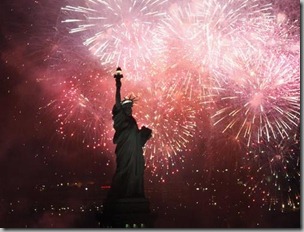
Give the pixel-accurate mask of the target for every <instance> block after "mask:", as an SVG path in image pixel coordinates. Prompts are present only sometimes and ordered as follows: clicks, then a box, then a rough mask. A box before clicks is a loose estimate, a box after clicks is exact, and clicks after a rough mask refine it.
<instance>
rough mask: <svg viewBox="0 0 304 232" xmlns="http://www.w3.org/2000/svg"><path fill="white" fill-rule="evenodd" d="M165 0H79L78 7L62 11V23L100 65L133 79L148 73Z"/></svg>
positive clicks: (65, 8) (71, 6)
mask: <svg viewBox="0 0 304 232" xmlns="http://www.w3.org/2000/svg"><path fill="white" fill-rule="evenodd" d="M165 3H166V1H157V0H154V1H151V0H144V1H137V0H124V1H122V0H111V1H97V0H93V1H86V0H83V1H80V4H79V5H75V3H74V2H73V4H72V5H67V6H65V7H63V8H62V12H63V13H64V14H65V15H66V19H65V20H63V23H67V24H68V25H69V31H70V33H77V34H78V35H77V36H79V34H80V35H81V38H82V40H83V44H84V45H86V46H88V48H89V50H90V51H91V52H92V54H94V55H95V56H97V57H98V58H99V59H100V62H101V64H102V65H103V66H105V67H109V68H110V69H111V70H114V68H116V67H117V66H121V67H122V68H123V69H124V70H125V71H127V72H128V73H132V78H133V79H134V80H137V79H141V78H142V77H143V76H144V74H146V73H147V71H148V70H147V67H146V66H147V64H150V63H151V62H152V61H151V60H152V59H153V56H154V54H155V53H157V52H159V51H158V47H155V46H153V44H154V41H155V40H157V38H156V37H155V35H154V33H153V30H154V28H155V27H156V26H155V25H157V23H158V22H159V21H160V19H161V18H162V17H163V15H164V12H163V7H164V5H165Z"/></svg>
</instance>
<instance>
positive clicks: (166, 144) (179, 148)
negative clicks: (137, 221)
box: [134, 82, 196, 178]
mask: <svg viewBox="0 0 304 232" xmlns="http://www.w3.org/2000/svg"><path fill="white" fill-rule="evenodd" d="M139 96H142V99H141V100H140V101H139V103H138V105H135V106H134V108H135V109H134V115H135V118H136V119H137V121H138V123H139V124H142V125H147V126H148V127H149V128H151V129H152V130H153V136H152V138H151V139H150V141H149V142H148V143H147V144H146V148H145V153H144V155H145V157H146V162H147V166H148V167H149V168H151V170H152V173H153V174H154V175H155V176H158V177H160V178H163V175H162V174H161V173H165V174H166V175H168V174H174V173H176V172H178V171H179V169H180V168H181V166H182V163H183V161H184V160H183V159H184V158H185V156H187V154H190V151H191V148H190V146H191V142H192V141H193V137H194V134H195V131H196V122H195V114H196V112H195V108H193V106H191V104H189V102H188V100H187V98H186V97H185V95H184V94H183V93H181V92H179V91H176V89H175V86H170V87H169V86H166V84H165V83H164V82H158V83H155V85H154V86H153V87H149V88H148V89H146V90H145V92H141V93H139ZM155 104H156V105H157V107H156V108H155V107H153V106H154V105H155Z"/></svg>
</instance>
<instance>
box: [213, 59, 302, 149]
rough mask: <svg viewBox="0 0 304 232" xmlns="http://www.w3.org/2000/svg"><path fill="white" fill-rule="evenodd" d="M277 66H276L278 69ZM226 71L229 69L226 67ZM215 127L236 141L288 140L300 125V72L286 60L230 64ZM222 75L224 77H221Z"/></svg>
mask: <svg viewBox="0 0 304 232" xmlns="http://www.w3.org/2000/svg"><path fill="white" fill-rule="evenodd" d="M274 64H275V65H274ZM223 68H225V67H223ZM228 69H229V72H227V73H225V74H223V73H221V74H219V75H220V76H219V77H217V78H218V79H219V80H221V81H223V82H222V83H224V84H222V85H221V87H222V91H220V92H221V93H220V96H219V99H220V100H219V104H218V107H219V109H217V111H216V113H215V114H214V115H213V116H212V118H213V119H214V125H215V126H220V127H221V128H222V129H221V130H222V132H223V133H224V132H228V131H229V132H230V133H235V137H236V138H239V137H243V138H245V139H247V141H248V142H247V145H248V146H249V144H250V142H251V140H252V139H253V140H257V141H260V139H261V137H265V138H266V139H267V140H268V141H269V140H270V137H273V138H278V137H281V138H285V137H288V135H289V133H290V132H291V131H292V129H294V128H296V127H297V126H298V125H299V112H300V92H299V90H300V88H299V84H300V82H299V81H300V80H299V75H298V70H297V68H296V67H294V66H293V64H290V62H288V60H287V59H286V57H284V56H280V57H279V58H277V57H275V56H271V57H267V58H263V57H262V56H257V57H248V56H246V55H243V56H242V57H241V59H237V60H236V61H231V60H229V65H228V66H227V69H226V71H227V70H228ZM221 75H222V76H221Z"/></svg>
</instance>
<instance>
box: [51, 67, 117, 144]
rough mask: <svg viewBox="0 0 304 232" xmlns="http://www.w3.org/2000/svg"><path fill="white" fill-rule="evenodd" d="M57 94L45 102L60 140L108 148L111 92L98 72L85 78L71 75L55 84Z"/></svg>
mask: <svg viewBox="0 0 304 232" xmlns="http://www.w3.org/2000/svg"><path fill="white" fill-rule="evenodd" d="M57 88H59V89H60V91H59V96H57V97H56V98H55V99H54V100H53V101H51V102H50V103H49V104H48V108H49V110H51V112H53V113H54V114H56V118H57V119H56V124H57V125H58V128H57V132H58V133H59V134H60V136H61V138H62V139H63V140H67V141H69V140H72V141H75V142H78V143H81V144H83V145H84V146H85V147H88V148H93V149H97V148H100V147H102V148H103V149H104V150H108V148H109V145H110V144H111V143H112V142H111V141H112V139H111V138H112V127H111V107H112V105H111V104H110V103H112V102H110V101H109V96H113V95H114V92H113V91H114V90H113V88H109V86H108V83H107V81H106V80H105V79H104V78H102V77H101V76H100V74H98V73H91V75H88V77H87V78H83V79H81V78H80V77H79V76H78V77H76V76H72V77H71V78H70V79H69V80H65V81H62V82H60V83H58V84H57Z"/></svg>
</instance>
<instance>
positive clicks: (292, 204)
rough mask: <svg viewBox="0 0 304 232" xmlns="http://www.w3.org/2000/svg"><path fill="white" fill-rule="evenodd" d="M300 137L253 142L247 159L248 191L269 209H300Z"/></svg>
mask: <svg viewBox="0 0 304 232" xmlns="http://www.w3.org/2000/svg"><path fill="white" fill-rule="evenodd" d="M298 152H299V139H298V136H297V134H295V135H294V136H291V137H290V138H288V139H280V140H275V139H273V140H272V141H271V142H270V143H269V142H268V141H262V142H261V143H259V144H255V143H254V144H252V146H251V148H250V150H249V151H248V152H247V154H246V157H245V158H244V159H243V163H244V166H242V168H243V169H245V171H246V172H247V175H248V178H247V179H246V180H245V186H246V190H245V192H244V193H245V194H249V195H250V196H251V197H253V198H254V199H257V198H260V199H261V201H262V202H263V205H265V206H267V207H269V210H272V209H274V210H275V209H278V208H279V209H280V210H282V211H285V210H287V209H292V210H294V209H297V208H299V206H300V189H299V181H300V172H299V170H298V168H295V167H299V165H300V159H299V156H298Z"/></svg>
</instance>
